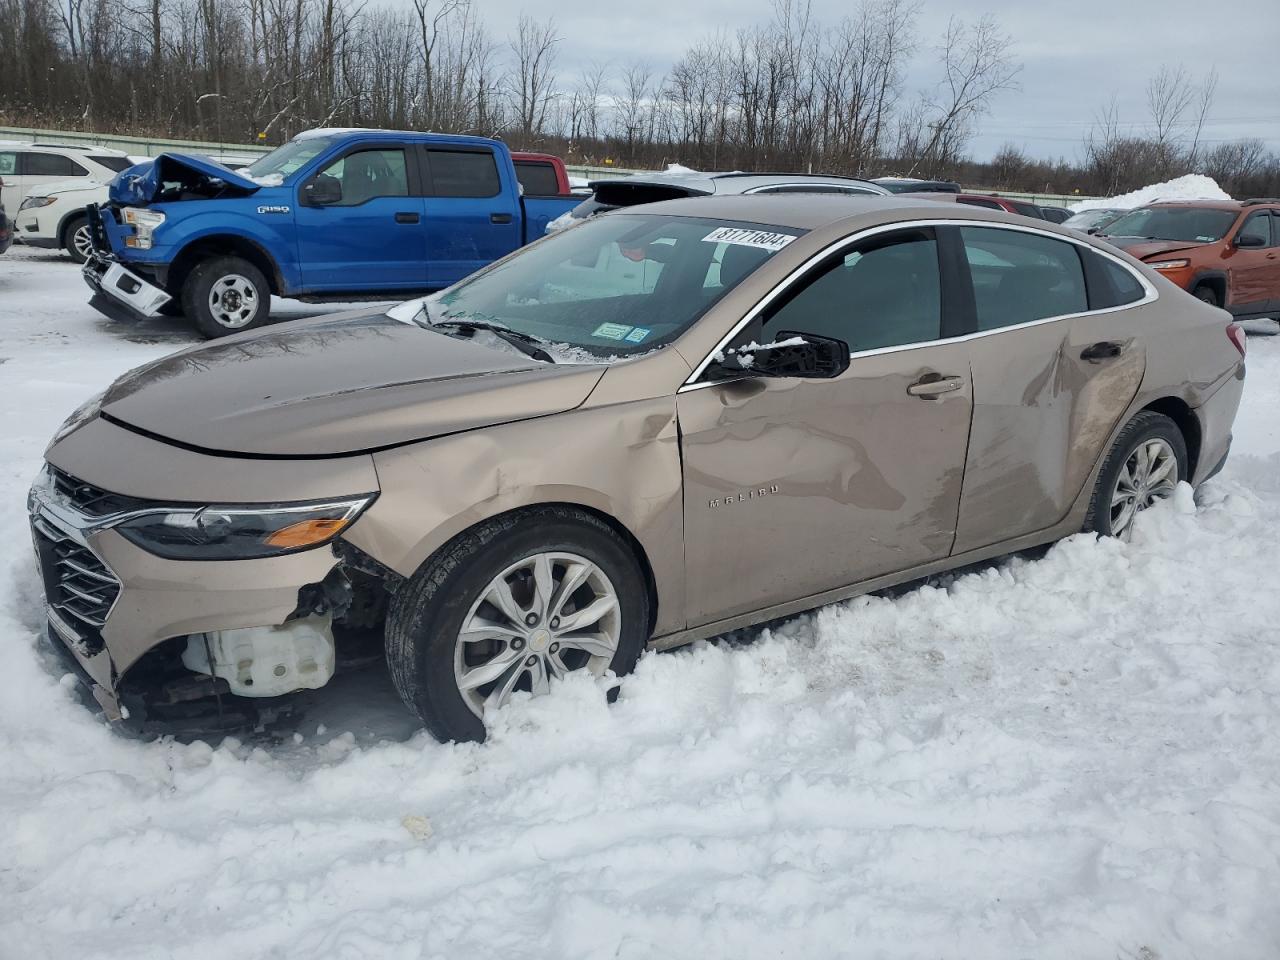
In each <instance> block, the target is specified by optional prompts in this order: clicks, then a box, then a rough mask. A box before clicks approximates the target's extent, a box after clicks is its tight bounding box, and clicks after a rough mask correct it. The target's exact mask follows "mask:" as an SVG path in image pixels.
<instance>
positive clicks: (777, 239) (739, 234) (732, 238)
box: [702, 227, 795, 252]
mask: <svg viewBox="0 0 1280 960" xmlns="http://www.w3.org/2000/svg"><path fill="white" fill-rule="evenodd" d="M702 239H703V241H704V242H705V243H734V244H737V245H738V246H740V247H758V248H759V249H761V250H773V251H775V252H776V251H778V250H781V249H782V248H783V247H785V246H786V245H787V244H788V243H790V242H791V241H792V240H794V239H795V237H793V236H791V235H790V234H789V233H773V232H771V231H769V230H747V229H744V228H742V227H720V228H719V229H718V230H712V231H711V232H710V233H708V234H707V235H706V236H705V237H703V238H702Z"/></svg>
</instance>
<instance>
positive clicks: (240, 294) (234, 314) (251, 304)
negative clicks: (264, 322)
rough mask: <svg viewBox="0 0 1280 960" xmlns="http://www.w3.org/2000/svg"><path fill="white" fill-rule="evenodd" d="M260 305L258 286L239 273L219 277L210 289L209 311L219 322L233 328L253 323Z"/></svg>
mask: <svg viewBox="0 0 1280 960" xmlns="http://www.w3.org/2000/svg"><path fill="white" fill-rule="evenodd" d="M260 306H261V302H260V300H259V299H258V291H257V288H255V287H254V285H253V284H252V283H250V282H249V280H248V278H246V277H242V276H241V275H240V274H238V273H230V274H227V275H226V276H224V277H221V278H219V279H218V280H217V281H215V282H214V284H213V287H212V288H211V289H210V290H209V312H210V313H211V314H213V319H214V320H215V321H217V322H218V324H220V325H221V326H224V327H227V328H228V329H231V330H237V329H239V328H240V327H245V326H248V325H249V324H250V323H252V322H253V318H254V317H256V316H257V315H258V308H259V307H260Z"/></svg>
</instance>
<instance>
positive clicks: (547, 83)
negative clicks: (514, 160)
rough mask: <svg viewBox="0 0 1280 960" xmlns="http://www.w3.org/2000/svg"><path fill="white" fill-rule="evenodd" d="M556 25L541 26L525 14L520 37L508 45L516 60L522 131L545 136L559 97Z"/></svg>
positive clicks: (514, 83) (514, 89) (513, 80)
mask: <svg viewBox="0 0 1280 960" xmlns="http://www.w3.org/2000/svg"><path fill="white" fill-rule="evenodd" d="M559 41H560V38H559V37H557V36H556V23H555V20H554V19H548V20H545V21H543V22H541V23H539V22H538V21H536V20H534V19H533V18H532V17H530V16H529V15H527V14H521V15H520V20H519V22H518V23H517V25H516V35H515V37H513V38H512V39H511V40H510V41H509V43H508V45H509V46H510V48H511V54H512V56H513V58H514V60H513V64H512V71H511V77H510V84H511V99H512V106H513V107H514V109H515V111H516V118H517V123H518V124H519V129H520V132H521V133H523V134H524V135H526V136H529V135H532V134H541V133H542V129H543V126H544V125H545V124H546V119H547V109H548V107H549V106H550V105H551V102H552V100H553V99H554V98H555V96H556V93H555V82H556V75H555V62H556V50H555V46H556V44H557V43H558V42H559Z"/></svg>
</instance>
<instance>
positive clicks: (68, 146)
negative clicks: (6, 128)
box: [0, 140, 127, 157]
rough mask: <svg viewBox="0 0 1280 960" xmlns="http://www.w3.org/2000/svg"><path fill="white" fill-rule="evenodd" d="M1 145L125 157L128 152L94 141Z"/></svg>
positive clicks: (0, 144)
mask: <svg viewBox="0 0 1280 960" xmlns="http://www.w3.org/2000/svg"><path fill="white" fill-rule="evenodd" d="M0 147H20V148H22V149H23V150H69V151H71V152H72V153H96V154H99V155H101V156H108V157H123V156H127V154H126V153H125V152H124V151H123V150H117V149H116V148H115V147H100V146H98V145H97V144H94V143H40V142H39V141H34V140H0Z"/></svg>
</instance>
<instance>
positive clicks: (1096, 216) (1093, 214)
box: [1063, 209, 1124, 230]
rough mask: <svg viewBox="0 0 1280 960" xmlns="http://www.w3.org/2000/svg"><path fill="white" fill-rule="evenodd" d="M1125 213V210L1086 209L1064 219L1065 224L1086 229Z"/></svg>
mask: <svg viewBox="0 0 1280 960" xmlns="http://www.w3.org/2000/svg"><path fill="white" fill-rule="evenodd" d="M1123 213H1124V211H1123V210H1101V209H1099V210H1084V211H1082V212H1080V213H1076V214H1073V215H1072V216H1070V217H1068V218H1067V219H1066V220H1065V221H1063V225H1064V226H1067V227H1075V228H1077V229H1079V230H1085V229H1088V228H1089V227H1097V226H1100V225H1102V224H1105V223H1109V222H1111V221H1112V220H1115V219H1116V218H1117V217H1119V216H1120V215H1121V214H1123Z"/></svg>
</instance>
